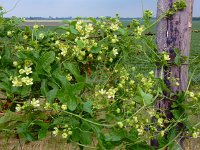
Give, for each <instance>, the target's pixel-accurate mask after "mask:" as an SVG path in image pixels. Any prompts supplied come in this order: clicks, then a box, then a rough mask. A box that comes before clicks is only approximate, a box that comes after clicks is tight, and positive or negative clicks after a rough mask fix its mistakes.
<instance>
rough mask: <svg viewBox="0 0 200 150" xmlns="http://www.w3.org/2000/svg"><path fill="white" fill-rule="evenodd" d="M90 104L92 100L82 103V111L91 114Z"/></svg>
mask: <svg viewBox="0 0 200 150" xmlns="http://www.w3.org/2000/svg"><path fill="white" fill-rule="evenodd" d="M92 105H93V102H92V101H88V102H85V103H83V111H85V112H88V113H90V114H92Z"/></svg>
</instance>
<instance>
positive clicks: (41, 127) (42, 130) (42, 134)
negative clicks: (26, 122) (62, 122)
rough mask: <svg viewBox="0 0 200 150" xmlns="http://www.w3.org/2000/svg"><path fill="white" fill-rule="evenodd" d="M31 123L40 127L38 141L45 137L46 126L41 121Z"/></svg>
mask: <svg viewBox="0 0 200 150" xmlns="http://www.w3.org/2000/svg"><path fill="white" fill-rule="evenodd" d="M33 123H34V124H36V125H39V126H40V130H39V132H38V139H39V140H41V139H44V138H45V137H46V135H47V131H48V124H46V123H44V122H42V121H34V122H33Z"/></svg>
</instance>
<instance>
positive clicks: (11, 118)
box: [0, 111, 23, 128]
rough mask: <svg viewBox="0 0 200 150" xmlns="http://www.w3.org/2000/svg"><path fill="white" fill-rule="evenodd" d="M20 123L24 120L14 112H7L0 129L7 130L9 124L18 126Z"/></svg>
mask: <svg viewBox="0 0 200 150" xmlns="http://www.w3.org/2000/svg"><path fill="white" fill-rule="evenodd" d="M18 121H19V122H21V121H23V118H22V117H21V116H19V115H17V114H16V113H14V112H11V111H6V112H5V114H4V116H2V117H0V128H6V127H8V124H9V125H11V124H12V123H13V124H16V123H17V122H18Z"/></svg>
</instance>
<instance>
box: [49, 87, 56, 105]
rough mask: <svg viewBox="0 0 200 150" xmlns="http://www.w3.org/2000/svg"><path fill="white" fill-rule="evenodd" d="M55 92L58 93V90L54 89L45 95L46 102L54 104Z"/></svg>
mask: <svg viewBox="0 0 200 150" xmlns="http://www.w3.org/2000/svg"><path fill="white" fill-rule="evenodd" d="M57 92H58V88H54V89H52V90H50V91H48V92H47V94H46V95H47V100H48V101H49V103H53V102H54V99H55V98H56V95H57Z"/></svg>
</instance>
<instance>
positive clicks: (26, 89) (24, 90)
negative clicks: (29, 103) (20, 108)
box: [20, 86, 31, 97]
mask: <svg viewBox="0 0 200 150" xmlns="http://www.w3.org/2000/svg"><path fill="white" fill-rule="evenodd" d="M30 92H31V86H24V87H22V89H21V92H20V94H21V95H22V96H23V97H26V96H28V95H29V94H30Z"/></svg>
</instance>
